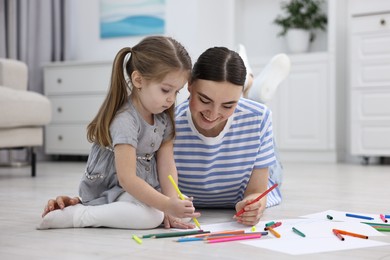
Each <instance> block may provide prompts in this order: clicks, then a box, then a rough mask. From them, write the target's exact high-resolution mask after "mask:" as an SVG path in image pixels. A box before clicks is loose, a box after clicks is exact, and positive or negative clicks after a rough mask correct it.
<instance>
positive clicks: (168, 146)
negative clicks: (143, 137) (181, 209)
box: [157, 141, 178, 198]
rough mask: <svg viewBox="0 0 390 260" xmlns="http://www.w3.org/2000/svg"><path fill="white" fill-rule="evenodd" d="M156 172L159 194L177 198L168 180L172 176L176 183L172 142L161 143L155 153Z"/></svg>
mask: <svg viewBox="0 0 390 260" xmlns="http://www.w3.org/2000/svg"><path fill="white" fill-rule="evenodd" d="M157 172H158V177H159V181H160V186H161V192H162V193H163V194H165V195H167V196H168V197H171V198H177V197H178V194H177V192H176V190H175V188H174V187H173V186H172V183H171V182H170V181H169V179H168V176H169V175H172V177H173V179H174V180H175V182H176V183H178V177H177V170H176V164H175V159H174V157H173V141H166V142H164V143H162V144H161V146H160V149H159V150H158V151H157Z"/></svg>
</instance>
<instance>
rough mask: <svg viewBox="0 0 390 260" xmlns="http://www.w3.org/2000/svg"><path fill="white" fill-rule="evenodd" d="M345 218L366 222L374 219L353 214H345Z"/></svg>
mask: <svg viewBox="0 0 390 260" xmlns="http://www.w3.org/2000/svg"><path fill="white" fill-rule="evenodd" d="M345 216H347V217H351V218H361V219H367V220H373V219H374V218H372V217H367V216H362V215H355V214H350V213H346V214H345Z"/></svg>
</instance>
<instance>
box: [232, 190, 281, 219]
mask: <svg viewBox="0 0 390 260" xmlns="http://www.w3.org/2000/svg"><path fill="white" fill-rule="evenodd" d="M277 186H278V184H277V183H275V184H274V185H272V186H271V187H270V188H269V189H268V190H266V191H265V192H263V193H262V194H261V195H260V196H259V197H257V198H256V199H254V200H253V201H251V202H249V203H248V204H246V205H245V206H248V205H251V204H253V203H255V202H258V201H259V200H260V199H261V198H262V197H264V196H265V195H267V194H268V193H269V192H271V191H272V190H273V189H275V188H276V187H277ZM244 208H245V207H244ZM244 208H242V209H241V210H240V211H239V212H237V213H236V215H235V216H236V217H238V216H240V215H241V214H242V213H244V212H245V209H244Z"/></svg>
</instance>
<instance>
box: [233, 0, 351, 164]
mask: <svg viewBox="0 0 390 260" xmlns="http://www.w3.org/2000/svg"><path fill="white" fill-rule="evenodd" d="M282 2H283V1H273V0H272V1H271V0H264V1H256V0H244V1H239V2H236V3H237V7H238V8H237V18H238V19H237V23H238V26H237V33H236V34H237V40H236V41H237V43H242V44H244V45H245V46H246V47H247V52H248V59H249V62H250V64H251V66H252V68H253V71H254V73H255V74H257V73H260V71H261V69H262V68H263V67H264V65H265V64H266V63H267V62H268V61H269V60H270V59H271V58H272V56H274V55H275V54H278V53H286V54H287V55H288V56H289V57H290V59H291V72H290V74H289V76H288V77H287V79H286V80H285V81H284V82H283V83H282V84H281V85H280V86H279V88H278V90H277V92H276V94H275V96H274V98H273V100H272V101H271V102H270V103H269V104H267V105H269V107H270V108H271V110H272V112H273V129H274V134H275V136H276V142H277V146H278V148H279V151H280V155H281V157H282V160H283V161H317V162H336V161H337V160H342V159H343V158H342V157H343V156H344V154H345V152H344V150H343V148H344V147H345V143H344V142H345V135H346V134H347V133H346V130H345V126H346V120H345V118H346V116H347V112H346V109H347V105H346V102H345V100H342V98H346V97H345V96H346V95H345V93H346V91H347V86H346V83H345V79H346V76H345V75H346V72H345V58H346V41H345V40H346V38H347V36H346V25H345V24H346V21H347V18H346V15H345V14H346V10H347V6H346V1H338V0H327V1H324V5H323V10H324V11H325V12H326V13H327V17H328V24H327V30H326V32H322V31H319V32H317V37H316V40H315V42H313V43H312V45H311V48H310V51H309V52H307V53H301V54H291V53H289V51H288V49H287V46H286V43H285V38H284V37H278V36H277V34H278V32H279V31H280V28H279V27H277V26H276V25H275V24H273V20H274V19H275V18H276V16H277V15H278V14H282V13H283V12H282V10H281V9H280V4H281V3H282ZM254 24H256V26H260V28H258V29H255V28H254ZM343 153H344V154H343Z"/></svg>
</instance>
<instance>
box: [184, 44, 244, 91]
mask: <svg viewBox="0 0 390 260" xmlns="http://www.w3.org/2000/svg"><path fill="white" fill-rule="evenodd" d="M245 78H246V68H245V64H244V61H243V60H242V59H241V57H240V55H239V54H238V53H237V52H234V51H232V50H229V49H228V48H225V47H213V48H209V49H207V50H206V51H205V52H203V53H202V54H201V55H200V56H199V58H198V60H197V61H196V62H195V64H194V68H193V69H192V75H191V79H190V83H193V82H195V81H196V80H198V79H203V80H212V81H217V82H223V81H227V82H230V83H232V84H235V85H239V86H244V83H245Z"/></svg>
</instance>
